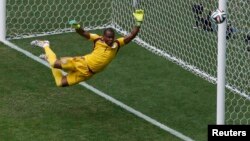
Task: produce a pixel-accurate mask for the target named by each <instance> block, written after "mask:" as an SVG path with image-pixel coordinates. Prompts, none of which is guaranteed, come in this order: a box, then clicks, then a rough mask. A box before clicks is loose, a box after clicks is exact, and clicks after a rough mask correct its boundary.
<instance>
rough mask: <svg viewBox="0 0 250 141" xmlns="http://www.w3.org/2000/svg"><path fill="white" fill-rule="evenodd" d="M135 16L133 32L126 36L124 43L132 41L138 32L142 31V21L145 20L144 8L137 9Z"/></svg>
mask: <svg viewBox="0 0 250 141" xmlns="http://www.w3.org/2000/svg"><path fill="white" fill-rule="evenodd" d="M133 15H134V18H135V20H136V26H135V27H134V28H133V29H132V31H131V33H130V34H129V35H127V36H125V37H124V43H125V44H127V43H129V42H130V41H132V40H133V39H134V38H135V37H136V35H137V34H138V32H139V31H140V27H141V23H142V21H143V16H144V11H143V10H141V9H140V10H136V11H135V12H134V13H133Z"/></svg>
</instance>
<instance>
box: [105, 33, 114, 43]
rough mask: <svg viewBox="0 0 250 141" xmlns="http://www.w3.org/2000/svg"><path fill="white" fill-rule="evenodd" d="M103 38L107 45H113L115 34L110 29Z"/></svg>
mask: <svg viewBox="0 0 250 141" xmlns="http://www.w3.org/2000/svg"><path fill="white" fill-rule="evenodd" d="M103 39H104V42H105V43H106V44H107V45H109V46H112V44H113V42H114V40H115V34H114V33H112V32H110V31H106V32H105V33H104V35H103Z"/></svg>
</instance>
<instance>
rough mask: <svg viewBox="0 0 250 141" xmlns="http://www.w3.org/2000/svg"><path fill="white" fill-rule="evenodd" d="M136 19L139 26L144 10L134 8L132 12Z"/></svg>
mask: <svg viewBox="0 0 250 141" xmlns="http://www.w3.org/2000/svg"><path fill="white" fill-rule="evenodd" d="M133 15H134V17H135V21H136V26H141V23H142V21H143V17H144V11H143V10H142V9H138V10H135V12H134V13H133Z"/></svg>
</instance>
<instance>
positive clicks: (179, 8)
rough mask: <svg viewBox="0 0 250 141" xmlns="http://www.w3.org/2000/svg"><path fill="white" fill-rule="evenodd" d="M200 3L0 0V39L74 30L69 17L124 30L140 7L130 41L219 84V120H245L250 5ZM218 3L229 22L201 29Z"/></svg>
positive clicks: (249, 111)
mask: <svg viewBox="0 0 250 141" xmlns="http://www.w3.org/2000/svg"><path fill="white" fill-rule="evenodd" d="M200 2H201V3H202V4H203V7H204V10H203V12H202V14H198V15H197V14H196V13H195V12H193V11H192V6H193V5H194V4H197V3H195V2H194V1H191V0H190V1H183V0H176V1H172V0H155V1H152V0H105V1H100V0H53V1H52V0H0V40H1V41H3V40H5V39H7V40H11V39H20V38H28V37H35V36H44V35H53V34H60V33H66V32H72V29H71V28H69V25H68V23H67V22H68V21H69V20H72V19H75V20H76V21H80V22H81V24H82V25H84V27H85V28H86V29H87V30H92V29H103V28H106V27H112V28H114V29H115V30H116V31H117V32H119V33H121V34H127V33H128V32H129V31H130V29H131V27H132V26H133V25H134V19H133V17H132V16H131V13H132V12H133V11H134V10H135V8H136V7H139V8H142V9H144V10H145V21H144V23H143V25H142V30H141V32H140V33H139V35H138V37H137V38H136V39H135V40H134V41H135V42H136V43H137V44H139V45H141V46H143V47H145V48H146V49H148V50H149V51H151V52H152V53H155V54H157V55H160V56H162V57H164V58H166V59H168V60H170V61H172V62H174V63H176V64H178V65H180V66H181V67H183V68H184V69H186V70H189V71H190V72H192V73H194V74H196V75H198V76H200V77H202V78H204V79H206V80H207V81H209V82H212V83H217V90H218V95H217V96H218V97H217V100H218V101H217V102H218V103H217V106H218V107H217V124H249V123H250V88H249V87H250V86H249V85H250V82H249V80H250V75H249V74H250V63H249V62H250V61H249V57H250V52H248V51H246V47H247V46H249V45H248V44H247V43H246V42H244V40H245V37H246V35H249V34H250V32H249V28H250V27H249V26H250V21H249V20H248V15H250V4H249V3H247V2H245V1H226V0H219V3H218V1H207V0H203V1H200ZM226 5H227V8H226ZM218 7H219V8H221V9H225V10H227V11H228V16H227V18H228V23H230V24H231V26H229V24H226V23H224V24H222V25H219V27H218V31H217V29H216V26H215V27H214V26H213V25H211V26H212V27H211V29H213V31H211V29H207V28H205V24H204V21H205V20H206V18H207V15H208V14H209V12H210V11H211V10H215V9H217V8H218ZM197 16H199V20H200V19H201V18H203V22H201V21H202V20H200V21H198V22H199V24H198V26H197V25H196V22H197ZM226 28H230V29H232V30H228V29H226ZM229 31H230V34H229V33H228V32H229ZM217 33H218V38H217ZM229 35H230V36H229ZM226 37H227V38H229V39H226V40H225V38H226ZM217 41H218V43H217ZM226 46H227V47H226ZM217 49H218V52H217ZM225 52H227V53H226V54H225ZM217 59H218V64H217ZM225 64H226V65H225ZM217 66H218V67H217ZM219 101H220V102H219Z"/></svg>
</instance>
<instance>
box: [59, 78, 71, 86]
mask: <svg viewBox="0 0 250 141" xmlns="http://www.w3.org/2000/svg"><path fill="white" fill-rule="evenodd" d="M56 86H57V87H67V86H69V84H68V81H67V77H66V76H63V77H62V78H61V79H57V80H56Z"/></svg>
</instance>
